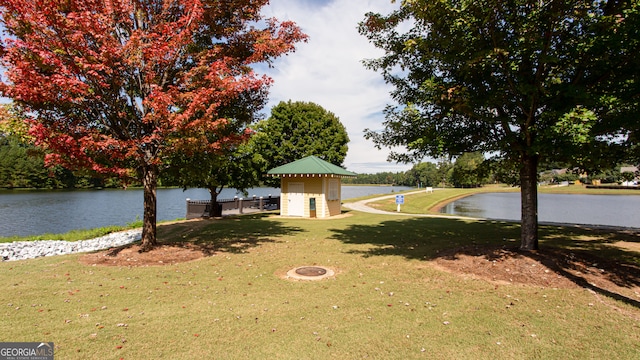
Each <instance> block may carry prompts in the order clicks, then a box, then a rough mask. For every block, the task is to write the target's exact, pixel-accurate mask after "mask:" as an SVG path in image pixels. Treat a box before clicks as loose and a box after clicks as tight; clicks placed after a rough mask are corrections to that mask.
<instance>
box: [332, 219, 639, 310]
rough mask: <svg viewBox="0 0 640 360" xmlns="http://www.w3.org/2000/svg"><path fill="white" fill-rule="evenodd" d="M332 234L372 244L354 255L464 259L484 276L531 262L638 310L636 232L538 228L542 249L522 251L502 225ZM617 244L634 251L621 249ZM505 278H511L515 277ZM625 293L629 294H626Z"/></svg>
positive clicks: (411, 224) (512, 227)
mask: <svg viewBox="0 0 640 360" xmlns="http://www.w3.org/2000/svg"><path fill="white" fill-rule="evenodd" d="M332 231H333V232H334V233H335V235H334V236H333V238H335V239H338V240H341V241H343V242H345V243H348V244H363V245H365V244H368V245H371V246H370V247H369V248H367V249H366V250H353V251H352V253H354V254H360V255H362V256H365V257H370V256H402V257H405V258H407V259H419V260H425V261H427V260H429V261H430V260H436V261H438V260H448V261H449V262H450V263H451V262H453V261H454V260H462V259H464V260H465V261H467V265H470V266H467V268H466V269H465V271H468V272H471V273H474V271H481V270H480V269H475V268H474V267H476V265H481V266H485V267H486V268H485V270H484V271H486V272H485V274H484V275H486V274H487V273H491V272H492V271H493V272H494V274H492V275H494V276H495V271H496V269H497V267H496V266H493V267H491V265H496V263H500V262H502V261H509V263H510V265H511V266H513V265H514V264H516V263H517V262H518V261H519V262H520V263H521V264H524V262H523V261H522V260H523V259H524V260H526V259H529V260H534V261H536V262H538V263H541V264H542V265H544V266H545V267H546V268H548V269H549V270H550V271H552V272H553V273H554V275H555V274H557V276H555V277H558V276H559V277H562V278H564V279H567V280H569V281H570V282H571V283H573V284H575V285H577V286H580V287H583V288H588V289H591V290H593V291H595V292H597V293H600V294H603V295H606V296H609V297H612V298H615V299H618V300H621V301H624V302H626V303H628V304H631V305H633V306H635V307H637V308H640V301H638V300H637V299H636V298H634V297H632V296H633V290H635V291H636V293H637V289H640V251H638V250H635V249H640V246H638V244H639V243H640V234H638V233H637V232H635V233H633V232H628V231H627V232H625V231H618V230H598V229H590V228H587V227H570V226H569V227H560V226H540V227H539V238H540V250H539V251H520V250H519V249H518V247H519V244H520V224H518V223H508V222H500V221H466V220H459V219H444V218H402V219H394V220H387V221H383V222H380V223H377V224H372V225H361V224H353V225H350V226H348V227H347V228H344V229H332ZM621 244H631V245H632V246H631V247H629V246H619V245H621ZM530 263H531V261H529V265H528V266H531V265H530ZM523 266H524V265H523ZM512 270H513V269H512ZM507 274H508V275H506V276H512V277H513V272H512V273H507ZM526 276H528V277H529V278H530V279H529V280H532V283H535V280H536V279H532V278H531V277H535V276H537V275H533V274H529V273H527V274H525V277H526ZM523 279H524V277H523ZM594 279H596V280H597V282H598V283H601V281H600V280H602V283H603V284H605V286H606V287H607V288H604V287H602V286H598V285H595V284H594ZM507 280H509V278H507ZM523 282H526V279H524V281H523ZM628 289H631V291H626V290H628ZM620 290H622V291H620ZM622 293H624V294H622Z"/></svg>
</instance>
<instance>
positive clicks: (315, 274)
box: [287, 266, 335, 280]
mask: <svg viewBox="0 0 640 360" xmlns="http://www.w3.org/2000/svg"><path fill="white" fill-rule="evenodd" d="M333 275H335V272H334V271H333V270H331V269H329V268H327V267H324V266H300V267H297V268H295V269H291V270H289V271H288V272H287V278H288V279H298V280H320V279H324V278H327V277H330V276H333Z"/></svg>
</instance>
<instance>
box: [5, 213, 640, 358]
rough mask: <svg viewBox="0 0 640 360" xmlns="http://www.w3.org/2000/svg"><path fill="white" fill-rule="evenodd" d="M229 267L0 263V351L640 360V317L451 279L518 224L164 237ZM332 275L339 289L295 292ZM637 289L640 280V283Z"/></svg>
mask: <svg viewBox="0 0 640 360" xmlns="http://www.w3.org/2000/svg"><path fill="white" fill-rule="evenodd" d="M158 229H159V237H160V239H161V240H162V241H163V242H164V243H171V242H191V243H196V244H201V245H203V246H204V247H207V248H214V249H215V250H216V251H217V253H216V254H215V256H210V257H206V258H204V259H201V260H197V261H192V262H188V263H182V264H176V265H165V266H149V267H102V266H87V265H83V264H82V263H80V262H79V257H80V256H81V255H68V256H57V257H49V258H41V259H34V260H27V261H17V262H5V263H1V264H0V286H2V288H3V289H4V290H3V291H2V292H1V294H0V306H1V307H0V316H2V321H0V334H2V335H0V341H53V342H54V343H55V346H56V349H55V352H56V358H58V359H120V358H124V359H151V358H171V359H194V358H216V359H328V358H334V359H360V358H374V359H424V358H438V359H525V358H526V359H534V358H539V359H553V358H562V359H597V358H609V359H634V358H638V357H639V356H640V330H639V328H640V320H639V319H640V308H639V307H638V306H637V305H634V304H636V303H637V301H638V299H635V301H636V303H633V302H624V301H619V300H616V299H613V298H609V297H606V296H603V295H600V294H598V295H595V294H593V293H591V292H589V291H586V290H584V289H553V288H541V287H530V286H525V285H502V284H495V283H491V282H487V281H483V280H477V279H473V278H469V277H463V276H458V275H454V274H450V273H448V272H444V271H441V270H438V269H437V268H435V267H434V266H432V264H431V260H433V259H436V258H438V257H439V256H441V255H439V254H440V252H441V251H442V250H445V249H448V248H451V247H455V246H460V245H471V244H486V243H488V244H502V243H504V239H513V238H517V237H518V233H519V228H518V226H516V225H514V224H507V223H499V222H475V221H471V222H468V221H461V220H455V219H428V218H413V217H408V218H405V217H394V216H388V215H373V214H363V213H358V212H351V213H349V216H346V217H343V218H337V219H331V220H305V219H286V218H278V217H268V216H267V215H248V216H243V217H239V218H227V219H224V220H218V221H195V222H184V223H177V224H171V225H164V226H161V227H159V228H158ZM541 238H542V240H541V246H542V247H545V246H556V247H561V248H566V249H582V250H584V251H590V252H594V253H602V252H603V251H604V250H607V251H609V252H608V253H607V254H608V256H612V257H619V258H621V259H623V258H626V259H627V260H629V259H630V260H632V261H633V262H635V263H638V259H639V258H640V254H639V253H638V252H634V251H628V250H626V251H623V250H621V249H620V248H618V247H617V246H616V244H618V243H621V242H625V243H633V244H637V243H638V241H639V240H638V237H637V236H631V235H625V234H620V233H605V232H602V233H600V232H591V231H587V230H580V229H573V228H555V227H542V228H541ZM301 265H324V266H329V267H332V268H333V269H335V270H336V272H337V275H336V276H335V278H333V279H325V280H322V281H318V282H301V281H291V280H286V279H283V278H282V276H283V275H284V274H285V273H286V271H288V270H289V269H291V268H293V267H296V266H301ZM635 281H636V283H638V282H640V280H639V279H638V278H637V277H636V278H635Z"/></svg>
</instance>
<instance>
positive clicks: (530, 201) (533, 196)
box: [520, 154, 538, 250]
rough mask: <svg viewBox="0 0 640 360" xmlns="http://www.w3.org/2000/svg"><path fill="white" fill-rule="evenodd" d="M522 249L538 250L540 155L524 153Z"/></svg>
mask: <svg viewBox="0 0 640 360" xmlns="http://www.w3.org/2000/svg"><path fill="white" fill-rule="evenodd" d="M520 203H521V218H522V222H521V226H520V250H538V156H537V155H527V154H525V155H523V156H522V164H521V167H520Z"/></svg>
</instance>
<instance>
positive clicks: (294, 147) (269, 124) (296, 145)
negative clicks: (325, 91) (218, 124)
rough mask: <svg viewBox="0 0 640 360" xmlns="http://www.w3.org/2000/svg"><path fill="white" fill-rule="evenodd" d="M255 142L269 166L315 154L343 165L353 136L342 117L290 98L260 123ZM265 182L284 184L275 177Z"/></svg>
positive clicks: (310, 103)
mask: <svg viewBox="0 0 640 360" xmlns="http://www.w3.org/2000/svg"><path fill="white" fill-rule="evenodd" d="M252 142H253V146H254V149H255V151H256V152H258V153H259V154H261V156H262V158H263V160H264V164H265V166H266V167H267V169H265V170H268V169H269V168H274V167H277V166H280V165H284V164H287V163H290V162H293V161H296V160H299V159H301V158H304V157H307V156H311V155H315V156H317V157H319V158H321V159H322V160H325V161H327V162H330V163H332V164H335V165H338V166H342V163H343V161H344V158H345V156H346V155H347V150H348V146H347V144H348V143H349V136H348V135H347V130H346V129H345V127H344V125H342V123H341V122H340V119H339V118H338V117H337V116H336V115H335V114H333V113H332V112H330V111H327V110H325V109H324V108H323V107H322V106H320V105H317V104H314V103H312V102H300V101H296V102H292V101H291V100H289V101H288V102H284V101H283V102H280V103H279V104H278V105H276V106H274V107H273V109H271V116H270V117H269V118H268V119H267V120H263V121H261V122H259V123H258V124H257V126H256V134H255V136H254V137H253V139H252ZM265 182H266V183H268V184H270V185H272V186H280V184H279V182H277V181H274V180H272V179H266V180H265Z"/></svg>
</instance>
